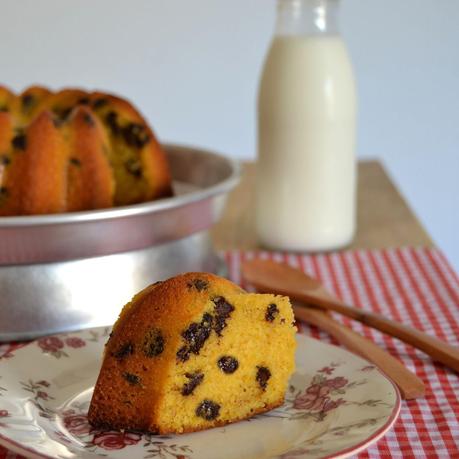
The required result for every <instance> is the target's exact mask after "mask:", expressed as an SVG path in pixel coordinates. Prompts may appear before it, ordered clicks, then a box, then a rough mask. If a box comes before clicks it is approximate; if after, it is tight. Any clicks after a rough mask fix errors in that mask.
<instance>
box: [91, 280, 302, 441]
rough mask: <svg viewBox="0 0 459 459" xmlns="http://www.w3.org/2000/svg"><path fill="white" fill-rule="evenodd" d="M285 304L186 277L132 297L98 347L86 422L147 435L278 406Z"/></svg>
mask: <svg viewBox="0 0 459 459" xmlns="http://www.w3.org/2000/svg"><path fill="white" fill-rule="evenodd" d="M293 321H294V318H293V313H292V308H291V306H290V303H289V300H288V298H286V297H281V296H275V295H260V294H252V293H246V292H244V291H243V290H241V289H240V288H239V287H238V286H236V285H235V284H233V283H231V282H229V281H228V280H226V279H223V278H220V277H217V276H214V275H212V274H205V273H187V274H183V275H180V276H177V277H174V278H171V279H169V280H167V281H164V282H159V283H156V284H154V285H151V286H150V287H147V288H146V289H145V290H143V291H142V292H140V293H139V294H137V295H136V296H135V297H134V298H133V300H132V301H131V302H130V303H128V304H127V305H126V306H125V307H124V309H123V310H122V312H121V314H120V317H119V319H118V321H117V322H116V324H115V326H114V328H113V332H112V335H111V337H110V339H109V341H108V343H107V345H106V349H105V355H104V359H103V363H102V368H101V371H100V374H99V378H98V380H97V384H96V387H95V389H94V394H93V397H92V400H91V406H90V408H89V414H88V417H89V421H90V422H91V424H92V425H94V426H97V427H104V428H115V429H132V430H142V431H150V432H155V433H161V434H165V433H181V432H192V431H196V430H202V429H207V428H210V427H215V426H220V425H224V424H228V423H230V422H234V421H238V420H241V419H245V418H248V417H251V416H253V415H255V414H257V413H262V412H265V411H268V410H271V409H272V408H275V407H277V406H279V405H281V404H282V403H283V400H284V395H285V391H286V389H287V383H288V379H289V377H290V375H291V374H292V372H293V370H294V352H295V331H296V328H295V326H294V323H293Z"/></svg>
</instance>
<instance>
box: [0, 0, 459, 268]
mask: <svg viewBox="0 0 459 459" xmlns="http://www.w3.org/2000/svg"><path fill="white" fill-rule="evenodd" d="M1 6H2V10H1V13H0V16H1V27H0V69H1V77H0V81H1V82H3V83H6V84H7V85H9V86H11V87H13V88H14V89H18V90H19V89H21V88H23V87H25V86H28V85H30V84H31V83H42V84H46V85H49V86H51V87H53V88H59V87H61V86H67V85H77V86H85V87H88V88H100V89H107V90H111V91H115V92H119V93H121V94H124V95H126V96H127V97H129V98H130V99H132V100H133V101H134V102H135V103H136V104H137V105H138V106H139V108H140V109H141V110H142V111H143V112H144V113H145V114H146V115H147V117H148V118H149V119H150V121H151V123H152V124H153V126H154V128H155V130H156V132H157V133H158V135H159V137H160V138H161V140H164V141H174V142H182V143H187V144H193V145H198V146H204V147H210V148H213V149H216V150H219V151H221V152H223V153H226V154H230V155H233V156H235V157H241V158H254V156H255V100H256V88H257V84H258V78H259V74H260V69H261V65H262V61H263V57H264V55H265V53H266V51H267V47H268V45H269V41H270V38H271V34H272V30H273V23H274V11H275V4H274V0H225V1H224V0H130V1H127V0H123V1H121V0H74V1H69V0H67V1H65V0H39V1H37V0H2V1H1ZM341 13H342V17H341V25H342V31H343V35H344V37H345V39H346V41H347V44H348V47H349V50H350V54H351V57H352V60H353V62H354V68H355V71H356V74H357V78H358V88H359V94H360V115H359V137H358V153H359V156H360V157H362V158H364V157H378V158H380V159H381V160H382V161H383V162H384V164H385V165H386V167H387V168H388V170H389V171H390V173H391V175H392V177H393V178H394V179H395V181H396V182H397V184H398V186H399V188H400V189H401V190H402V192H403V193H404V195H405V196H406V198H407V199H408V201H409V202H410V204H411V206H412V207H413V208H414V210H415V211H416V213H417V214H418V216H419V217H420V219H421V221H422V222H423V224H424V225H425V227H426V228H427V229H428V231H429V232H430V234H431V235H432V236H433V238H434V239H435V242H436V243H437V244H438V245H439V246H440V247H441V248H442V249H443V250H444V251H445V253H446V255H447V256H448V258H449V259H450V260H451V261H452V262H453V264H454V265H455V267H456V269H458V270H459V241H458V239H459V238H458V234H457V233H458V228H459V178H458V176H459V89H458V88H459V1H458V0H343V1H342V11H341Z"/></svg>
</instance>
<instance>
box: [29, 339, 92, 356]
mask: <svg viewBox="0 0 459 459" xmlns="http://www.w3.org/2000/svg"><path fill="white" fill-rule="evenodd" d="M37 345H38V346H39V347H40V348H41V350H42V351H43V352H45V353H46V354H51V355H52V356H53V357H56V358H57V359H60V358H61V357H68V356H69V355H68V354H67V352H65V350H64V348H65V346H67V347H70V348H72V349H79V348H82V347H84V346H86V341H85V340H84V339H81V338H79V337H78V336H69V337H68V338H65V339H61V338H59V337H57V336H46V337H44V338H40V339H39V340H38V341H37Z"/></svg>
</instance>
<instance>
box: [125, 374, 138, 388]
mask: <svg viewBox="0 0 459 459" xmlns="http://www.w3.org/2000/svg"><path fill="white" fill-rule="evenodd" d="M123 378H124V379H125V380H126V381H127V382H128V383H129V384H130V385H131V386H138V385H139V384H140V377H139V376H137V375H134V374H132V373H123Z"/></svg>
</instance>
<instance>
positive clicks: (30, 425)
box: [0, 328, 400, 459]
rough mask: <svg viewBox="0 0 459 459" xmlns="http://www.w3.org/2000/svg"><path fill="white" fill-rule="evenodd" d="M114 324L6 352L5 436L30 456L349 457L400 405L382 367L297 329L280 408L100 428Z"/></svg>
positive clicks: (3, 440)
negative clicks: (94, 401)
mask: <svg viewBox="0 0 459 459" xmlns="http://www.w3.org/2000/svg"><path fill="white" fill-rule="evenodd" d="M109 331H110V330H109V328H95V329H91V330H85V331H81V332H77V333H70V334H65V335H59V336H53V337H46V338H41V339H39V340H37V341H33V342H32V343H30V344H29V345H27V346H25V347H22V348H20V349H14V350H10V351H9V352H7V353H6V354H4V355H3V356H2V355H1V354H0V444H2V445H3V446H5V447H7V448H9V449H10V450H13V451H15V452H17V453H20V454H23V455H25V456H27V457H33V458H50V457H52V458H75V457H78V458H94V457H97V456H105V457H110V458H112V457H113V458H129V459H137V458H138V459H154V458H158V459H215V458H220V459H231V458H235V459H244V458H247V459H255V458H256V459H262V458H282V459H297V458H306V457H307V458H318V457H347V456H349V455H352V454H355V453H357V452H358V451H361V450H362V449H364V448H366V447H368V446H369V445H370V444H371V443H373V442H375V441H377V440H378V439H379V438H380V437H381V436H382V435H384V433H385V432H387V430H388V429H390V428H391V426H392V425H393V424H394V422H395V420H396V418H397V416H398V414H399V411H400V396H399V393H398V390H397V388H396V387H395V386H394V385H393V383H392V382H391V381H390V380H388V379H387V378H386V377H385V376H384V375H383V374H382V373H380V372H379V370H378V369H377V368H375V367H374V366H372V365H370V364H368V362H366V361H365V360H362V359H360V358H359V357H356V356H354V355H353V354H350V353H349V352H347V351H345V350H343V349H340V348H338V347H335V346H330V345H328V344H324V343H321V342H320V341H317V340H315V339H312V338H308V337H306V336H302V335H298V337H297V339H298V350H297V370H296V373H295V374H294V375H293V377H292V379H291V381H290V387H289V390H288V393H287V395H286V400H285V403H284V405H283V406H282V407H280V408H278V409H276V410H273V411H270V412H269V413H266V414H263V415H259V416H256V417H254V418H252V419H250V420H247V421H242V422H238V423H235V424H232V425H229V426H226V427H222V428H215V429H211V430H207V431H204V432H197V433H192V434H184V435H179V436H176V435H170V436H164V435H149V434H143V435H142V434H140V433H137V432H119V431H102V430H96V429H93V428H91V426H90V425H89V424H88V422H87V419H86V413H87V410H88V406H89V402H90V399H91V393H92V388H93V386H94V383H95V381H96V377H97V374H98V371H99V365H100V361H101V356H102V351H103V347H104V343H105V341H106V339H107V336H108V333H109Z"/></svg>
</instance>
